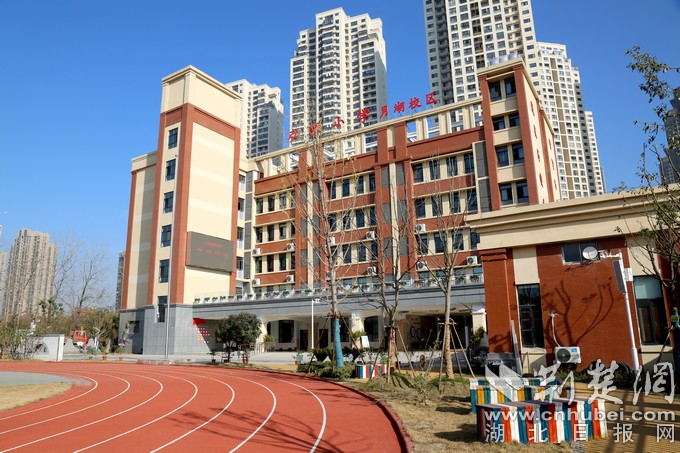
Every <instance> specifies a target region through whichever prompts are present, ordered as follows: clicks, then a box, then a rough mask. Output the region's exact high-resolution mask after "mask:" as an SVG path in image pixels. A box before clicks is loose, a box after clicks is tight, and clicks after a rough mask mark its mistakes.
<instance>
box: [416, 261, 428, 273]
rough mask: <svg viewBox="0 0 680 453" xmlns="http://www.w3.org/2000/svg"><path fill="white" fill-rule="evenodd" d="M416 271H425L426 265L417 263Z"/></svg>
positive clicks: (420, 262)
mask: <svg viewBox="0 0 680 453" xmlns="http://www.w3.org/2000/svg"><path fill="white" fill-rule="evenodd" d="M416 269H418V270H419V271H426V270H427V263H426V262H424V261H419V262H418V264H416Z"/></svg>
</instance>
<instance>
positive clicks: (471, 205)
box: [467, 190, 477, 212]
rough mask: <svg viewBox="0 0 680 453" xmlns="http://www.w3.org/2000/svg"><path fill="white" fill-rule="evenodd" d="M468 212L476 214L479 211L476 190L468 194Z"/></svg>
mask: <svg viewBox="0 0 680 453" xmlns="http://www.w3.org/2000/svg"><path fill="white" fill-rule="evenodd" d="M467 203H468V211H470V212H474V211H476V210H477V191H476V190H471V191H470V193H469V194H468V199H467Z"/></svg>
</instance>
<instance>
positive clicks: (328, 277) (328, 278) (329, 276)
mask: <svg viewBox="0 0 680 453" xmlns="http://www.w3.org/2000/svg"><path fill="white" fill-rule="evenodd" d="M330 279H331V273H330V271H329V272H326V281H330Z"/></svg>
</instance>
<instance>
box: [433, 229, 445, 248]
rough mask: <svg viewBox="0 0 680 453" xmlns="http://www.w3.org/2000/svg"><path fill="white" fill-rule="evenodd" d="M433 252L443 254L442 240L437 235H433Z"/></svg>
mask: <svg viewBox="0 0 680 453" xmlns="http://www.w3.org/2000/svg"><path fill="white" fill-rule="evenodd" d="M434 252H435V253H444V243H443V242H442V238H441V236H440V235H439V233H435V234H434Z"/></svg>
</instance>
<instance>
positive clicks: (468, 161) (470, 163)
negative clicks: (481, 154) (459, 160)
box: [463, 153, 475, 175]
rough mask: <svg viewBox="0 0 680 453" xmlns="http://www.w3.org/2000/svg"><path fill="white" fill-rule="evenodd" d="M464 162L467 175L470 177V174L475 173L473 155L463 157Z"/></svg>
mask: <svg viewBox="0 0 680 453" xmlns="http://www.w3.org/2000/svg"><path fill="white" fill-rule="evenodd" d="M463 161H464V163H465V174H466V175H469V174H470V173H474V172H475V159H474V157H473V156H472V153H468V154H465V155H464V156H463Z"/></svg>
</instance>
